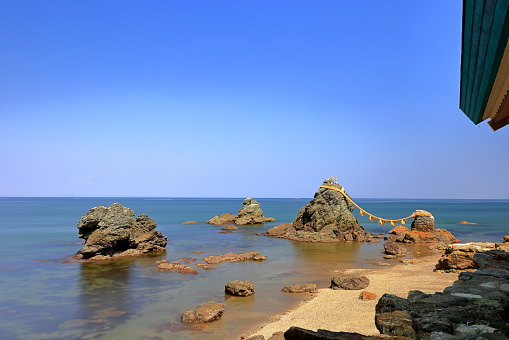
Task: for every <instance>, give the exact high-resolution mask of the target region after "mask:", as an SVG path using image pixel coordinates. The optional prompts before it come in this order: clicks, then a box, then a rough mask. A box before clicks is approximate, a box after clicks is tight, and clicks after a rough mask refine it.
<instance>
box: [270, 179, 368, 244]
mask: <svg viewBox="0 0 509 340" xmlns="http://www.w3.org/2000/svg"><path fill="white" fill-rule="evenodd" d="M323 185H326V186H331V187H336V188H338V189H342V187H341V186H340V185H339V184H337V183H336V182H334V180H332V179H331V178H329V179H326V180H325V181H324V182H323ZM353 210H354V206H353V205H352V203H350V202H349V201H348V200H347V199H346V197H345V196H344V195H343V194H342V193H340V192H339V191H336V190H333V189H328V188H322V187H320V188H319V189H318V191H317V192H316V193H315V196H314V198H313V199H312V200H311V202H309V203H308V204H306V205H305V206H304V207H302V208H301V209H300V211H299V213H298V214H297V217H296V218H295V220H294V221H293V223H292V224H291V225H290V224H281V225H279V226H276V227H274V228H272V229H269V230H268V231H267V232H266V235H267V236H278V237H283V238H288V239H291V240H296V241H306V242H337V241H366V240H368V239H370V238H371V237H372V235H371V234H370V233H367V232H366V231H365V230H364V228H363V227H362V226H361V225H360V224H359V221H357V218H355V216H354V215H353V214H352V211H353Z"/></svg>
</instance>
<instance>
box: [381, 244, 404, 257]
mask: <svg viewBox="0 0 509 340" xmlns="http://www.w3.org/2000/svg"><path fill="white" fill-rule="evenodd" d="M384 252H385V253H386V254H388V255H396V256H403V255H405V254H406V249H405V248H403V247H401V246H400V245H399V244H398V243H396V242H393V241H387V242H385V243H384Z"/></svg>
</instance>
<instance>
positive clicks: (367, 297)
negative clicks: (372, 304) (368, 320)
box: [359, 290, 376, 300]
mask: <svg viewBox="0 0 509 340" xmlns="http://www.w3.org/2000/svg"><path fill="white" fill-rule="evenodd" d="M359 299H361V300H374V299H376V294H375V293H370V292H367V291H365V290H363V291H362V292H361V293H360V294H359Z"/></svg>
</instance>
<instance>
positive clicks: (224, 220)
mask: <svg viewBox="0 0 509 340" xmlns="http://www.w3.org/2000/svg"><path fill="white" fill-rule="evenodd" d="M236 218H237V216H235V215H234V214H232V213H226V214H222V215H221V216H214V217H212V218H211V219H210V220H208V221H207V223H208V224H213V225H221V224H232V223H235V219H236Z"/></svg>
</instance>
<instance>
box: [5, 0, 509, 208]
mask: <svg viewBox="0 0 509 340" xmlns="http://www.w3.org/2000/svg"><path fill="white" fill-rule="evenodd" d="M0 43H1V47H0V51H1V52H0V129H1V134H0V154H1V159H2V162H1V163H0V196H67V195H72V196H166V197H182V196H184V197H248V196H253V197H312V195H313V194H314V192H315V191H316V190H317V188H318V186H319V185H320V184H321V183H322V181H323V180H324V179H325V178H328V177H330V176H337V177H338V182H339V183H340V184H341V185H343V186H344V187H345V189H346V190H347V192H349V193H350V195H351V196H353V197H365V198H377V197H379V198H509V176H508V175H507V172H508V170H509V157H508V155H509V152H508V151H507V145H508V140H509V127H506V128H503V129H501V130H499V131H497V132H492V131H491V129H490V128H489V126H488V125H487V124H486V123H482V124H480V125H479V126H475V125H474V124H473V123H472V122H470V120H468V118H467V117H466V116H465V115H464V114H463V113H462V112H461V111H460V110H459V108H458V106H459V104H458V103H459V69H460V54H461V45H460V44H461V1H459V0H454V1H443V0H433V1H431V0H430V1H407V0H400V1H378V0H372V1H359V0H355V1H354V0H351V1H346V0H345V1H342V0H341V1H340V0H307V1H300V0H292V1H283V0H282V1H272V0H271V1H265V0H256V1H254V0H246V1H239V0H231V1H223V0H214V1H209V0H207V1H194V0H180V1H173V0H153V1H102V0H100V1H99V0H87V1H83V0H75V1H68V0H65V1H64V0H61V1H59V0H49V1H40V0H34V1H25V0H19V1H2V2H0Z"/></svg>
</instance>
